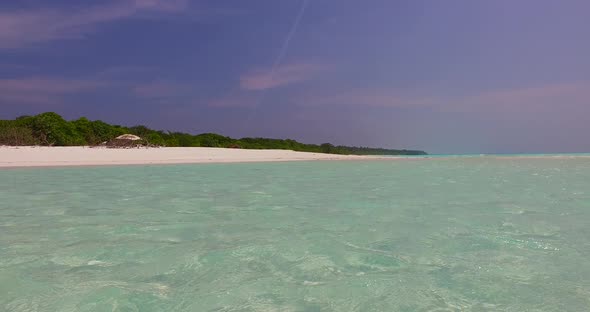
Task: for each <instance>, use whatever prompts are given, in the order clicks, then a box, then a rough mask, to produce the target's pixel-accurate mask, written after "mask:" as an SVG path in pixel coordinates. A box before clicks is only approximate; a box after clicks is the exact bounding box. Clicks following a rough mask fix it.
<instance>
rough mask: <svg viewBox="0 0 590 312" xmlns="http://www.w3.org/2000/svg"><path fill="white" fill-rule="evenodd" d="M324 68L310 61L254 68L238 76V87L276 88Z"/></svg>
mask: <svg viewBox="0 0 590 312" xmlns="http://www.w3.org/2000/svg"><path fill="white" fill-rule="evenodd" d="M324 69H326V66H325V65H319V64H312V63H294V64H286V65H281V66H279V67H277V68H276V69H275V70H274V71H272V70H271V69H256V70H253V71H250V72H248V73H246V74H244V75H242V76H241V77H240V87H241V88H242V89H244V90H250V91H257V90H267V89H272V88H277V87H281V86H285V85H289V84H293V83H298V82H302V81H305V80H308V79H311V78H312V77H313V76H314V75H316V74H317V73H319V72H321V71H323V70H324Z"/></svg>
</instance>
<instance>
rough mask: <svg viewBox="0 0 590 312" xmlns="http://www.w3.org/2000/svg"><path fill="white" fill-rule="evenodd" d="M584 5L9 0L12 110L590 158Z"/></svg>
mask: <svg viewBox="0 0 590 312" xmlns="http://www.w3.org/2000/svg"><path fill="white" fill-rule="evenodd" d="M588 38H590V2H588V1H585V0H564V1H549V0H519V1H513V0H510V1H508V0H497V1H469V0H462V1H459V0H449V1H435V0H431V1H421V0H407V1H391V0H367V1H358V0H248V1H242V0H210V1H202V0H112V1H85V2H81V1H70V0H68V1H66V0H59V1H55V0H53V1H40V0H20V1H2V2H0V118H14V117H16V116H19V115H23V114H35V113H39V112H44V111H55V112H58V113H60V114H62V115H64V116H65V117H66V118H77V117H79V116H87V117H89V118H90V119H101V120H104V121H107V122H111V123H119V124H125V125H134V124H145V125H147V126H150V127H152V128H157V129H164V130H173V131H186V132H192V133H201V132H217V133H221V134H225V135H229V136H232V137H243V136H264V137H276V138H293V139H297V140H300V141H303V142H309V143H322V142H332V143H335V144H347V145H363V146H382V147H390V148H411V149H424V150H426V151H429V152H433V153H494V152H500V153H515V152H590V140H588V133H590V117H589V116H590V60H589V55H590V40H588Z"/></svg>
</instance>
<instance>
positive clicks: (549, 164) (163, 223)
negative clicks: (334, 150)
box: [0, 156, 590, 311]
mask: <svg viewBox="0 0 590 312" xmlns="http://www.w3.org/2000/svg"><path fill="white" fill-rule="evenodd" d="M0 199H1V200H0V310H2V311H585V310H587V309H588V307H589V306H590V261H588V258H589V256H590V158H588V157H555V156H551V157H493V156H488V157H459V158H448V157H438V158H430V159H420V158H416V159H413V158H407V159H399V160H391V161H372V162H361V161H358V162H356V161H341V162H336V161H335V162H291V163H256V164H207V165H171V166H122V167H91V168H90V167H89V168H47V169H11V170H2V171H0Z"/></svg>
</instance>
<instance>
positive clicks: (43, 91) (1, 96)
mask: <svg viewBox="0 0 590 312" xmlns="http://www.w3.org/2000/svg"><path fill="white" fill-rule="evenodd" d="M106 86H108V83H106V82H103V81H98V80H85V79H66V78H56V77H28V78H12V79H0V103H1V104H2V105H18V104H23V103H25V104H55V103H58V102H59V100H60V99H61V98H62V97H63V96H65V95H69V94H75V93H81V92H88V91H93V90H96V89H98V88H102V87H106Z"/></svg>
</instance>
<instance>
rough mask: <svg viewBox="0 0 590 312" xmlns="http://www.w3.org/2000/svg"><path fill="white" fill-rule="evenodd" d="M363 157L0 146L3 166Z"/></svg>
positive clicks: (200, 149) (216, 150)
mask: <svg viewBox="0 0 590 312" xmlns="http://www.w3.org/2000/svg"><path fill="white" fill-rule="evenodd" d="M363 159H376V157H372V156H353V155H333V154H320V153H304V152H294V151H288V150H245V149H228V148H208V147H165V148H133V149H112V148H102V147H101V148H90V147H82V146H72V147H40V146H19V147H14V146H0V168H10V167H62V166H102V165H147V164H190V163H228V162H270V161H305V160H363Z"/></svg>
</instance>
